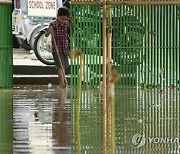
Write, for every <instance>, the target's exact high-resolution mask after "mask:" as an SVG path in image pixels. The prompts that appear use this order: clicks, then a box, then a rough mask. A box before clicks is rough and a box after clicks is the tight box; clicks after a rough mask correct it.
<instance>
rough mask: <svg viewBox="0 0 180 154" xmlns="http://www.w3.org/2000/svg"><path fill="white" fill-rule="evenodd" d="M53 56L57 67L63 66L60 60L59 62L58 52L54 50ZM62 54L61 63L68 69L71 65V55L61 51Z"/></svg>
mask: <svg viewBox="0 0 180 154" xmlns="http://www.w3.org/2000/svg"><path fill="white" fill-rule="evenodd" d="M52 54H53V58H54V62H55V66H56V68H62V66H61V64H60V62H59V58H58V54H57V52H53V53H52ZM59 56H60V60H61V63H62V65H63V68H64V69H66V68H68V67H69V57H68V55H67V54H64V53H61V54H59Z"/></svg>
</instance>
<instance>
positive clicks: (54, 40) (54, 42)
mask: <svg viewBox="0 0 180 154" xmlns="http://www.w3.org/2000/svg"><path fill="white" fill-rule="evenodd" d="M51 35H52V39H53V44H54V46H55V50H56V52H57V55H58V60H59V63H60V65H61V68H62V72H63V76H64V80H65V84H66V85H68V82H67V79H66V74H65V71H64V68H63V65H62V62H61V58H60V55H59V51H58V48H57V44H56V39H55V36H54V31H53V32H52V33H51Z"/></svg>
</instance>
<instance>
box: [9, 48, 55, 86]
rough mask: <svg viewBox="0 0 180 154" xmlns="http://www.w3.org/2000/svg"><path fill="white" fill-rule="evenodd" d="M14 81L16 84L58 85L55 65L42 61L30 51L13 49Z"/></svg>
mask: <svg viewBox="0 0 180 154" xmlns="http://www.w3.org/2000/svg"><path fill="white" fill-rule="evenodd" d="M13 83H14V84H15V85H19V84H23V85H47V84H49V83H51V84H54V85H58V84H59V81H58V76H57V70H56V69H55V67H54V66H50V65H45V64H43V63H41V62H40V61H39V60H37V58H36V57H35V55H33V54H32V53H30V51H27V50H24V49H22V48H19V49H13Z"/></svg>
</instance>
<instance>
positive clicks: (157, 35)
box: [71, 1, 180, 87]
mask: <svg viewBox="0 0 180 154" xmlns="http://www.w3.org/2000/svg"><path fill="white" fill-rule="evenodd" d="M88 2H89V1H88ZM91 2H92V1H91ZM117 2H118V1H117ZM129 2H130V1H129ZM89 3H90V2H89ZM111 8H112V27H111V28H112V59H113V60H112V62H113V64H114V66H115V68H116V69H117V70H118V72H119V73H120V74H121V80H120V82H119V86H123V87H126V86H143V87H144V86H151V87H155V86H161V87H164V86H170V85H174V86H179V80H180V79H179V76H180V73H179V70H180V68H179V66H180V64H179V58H180V55H179V47H180V46H179V44H180V42H179V23H180V7H179V6H178V5H112V6H111ZM71 9H72V11H71V12H72V16H73V18H74V27H73V28H72V33H71V42H72V43H71V48H72V49H76V50H81V51H82V52H83V53H84V59H85V61H84V74H83V80H84V81H88V83H89V85H93V86H97V85H99V83H100V81H101V80H102V78H101V77H102V40H103V36H102V16H103V12H102V8H101V6H100V5H72V8H71ZM107 30H108V25H107ZM78 63H79V62H78V60H77V61H73V62H72V67H71V68H72V80H71V83H72V85H73V86H75V85H76V84H77V82H76V81H77V79H76V78H77V74H78Z"/></svg>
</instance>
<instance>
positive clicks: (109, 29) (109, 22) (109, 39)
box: [107, 0, 114, 154]
mask: <svg viewBox="0 0 180 154" xmlns="http://www.w3.org/2000/svg"><path fill="white" fill-rule="evenodd" d="M108 2H111V0H108ZM107 14H108V17H107V60H108V61H107V100H108V103H107V130H108V135H107V136H108V153H111V154H114V153H113V148H112V147H113V146H112V142H111V141H112V123H111V120H112V116H111V114H112V111H111V103H112V102H111V101H110V86H111V84H110V76H111V62H112V8H111V5H108V6H107Z"/></svg>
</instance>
